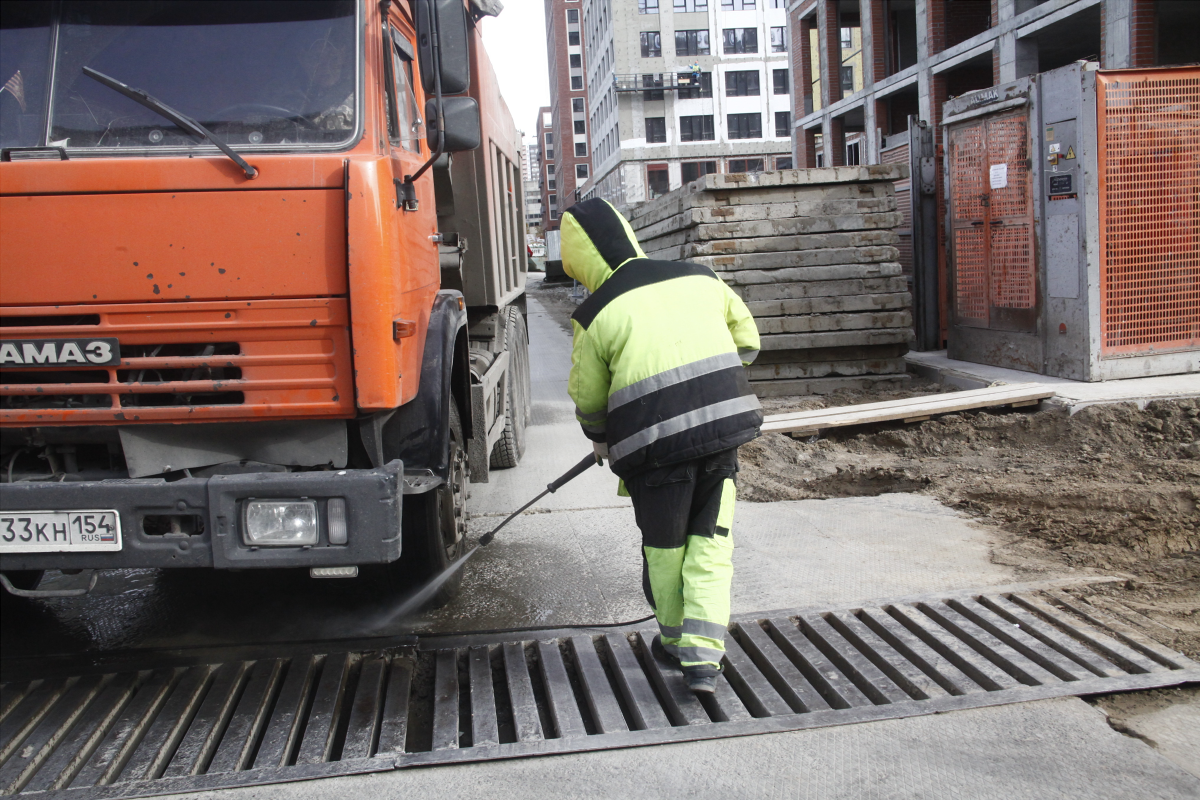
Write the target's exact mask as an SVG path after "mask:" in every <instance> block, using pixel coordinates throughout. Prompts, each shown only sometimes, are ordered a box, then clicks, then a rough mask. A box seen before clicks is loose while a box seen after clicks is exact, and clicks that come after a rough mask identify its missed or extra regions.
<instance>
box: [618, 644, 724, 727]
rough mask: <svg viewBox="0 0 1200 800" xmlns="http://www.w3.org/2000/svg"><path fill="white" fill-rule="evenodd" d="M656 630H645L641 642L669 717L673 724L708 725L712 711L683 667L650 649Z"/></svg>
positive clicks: (651, 674) (647, 663)
mask: <svg viewBox="0 0 1200 800" xmlns="http://www.w3.org/2000/svg"><path fill="white" fill-rule="evenodd" d="M654 636H655V633H654V632H653V631H650V632H649V633H647V632H646V631H641V632H639V633H638V634H637V638H638V644H639V645H641V648H642V653H643V654H644V655H645V658H646V671H647V672H648V673H649V675H650V680H651V681H652V682H653V683H654V685H655V687H657V689H658V695H659V697H662V698H663V699H664V700H665V701H666V702H665V705H666V712H667V717H668V718H669V719H670V722H671V724H672V725H707V724H709V723H711V722H712V720H710V719H709V718H708V712H707V711H705V709H704V706H702V705H701V704H700V701H699V700H698V699H697V698H696V695H695V693H694V692H692V691H691V690H690V689H688V688H687V684H685V683H684V682H683V673H682V672H680V670H679V667H678V666H676V665H674V664H669V663H666V662H663V661H660V660H658V659H657V658H655V657H654V655H653V654H652V653H651V651H650V642H651V641H652V640H653V639H654Z"/></svg>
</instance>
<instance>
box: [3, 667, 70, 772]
mask: <svg viewBox="0 0 1200 800" xmlns="http://www.w3.org/2000/svg"><path fill="white" fill-rule="evenodd" d="M76 680H77V679H76V678H66V679H64V678H57V679H55V680H50V681H46V682H44V683H42V684H41V685H40V686H38V687H36V688H35V689H33V690H32V691H31V692H29V693H28V694H27V695H25V697H24V698H22V700H21V702H20V703H18V704H17V707H16V708H14V709H13V711H12V713H11V714H10V715H9V716H8V717H7V718H6V719H5V720H4V721H3V722H0V764H4V763H6V762H7V761H8V759H9V758H10V757H11V756H12V755H13V753H14V752H16V750H17V748H18V747H20V746H21V742H23V741H24V740H25V737H26V736H28V735H29V732H30V731H32V730H33V729H34V727H35V726H36V725H37V724H38V722H40V721H41V719H42V717H43V716H45V715H46V714H47V713H48V712H49V711H50V709H51V708H53V706H54V704H55V703H56V702H58V698H60V697H62V695H63V692H65V691H66V690H67V689H68V688H70V686H71V684H73V683H74V682H75V681H76Z"/></svg>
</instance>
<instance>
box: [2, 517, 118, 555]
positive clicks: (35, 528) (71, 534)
mask: <svg viewBox="0 0 1200 800" xmlns="http://www.w3.org/2000/svg"><path fill="white" fill-rule="evenodd" d="M120 549H121V517H120V515H119V514H117V512H116V511H105V510H99V511H0V553H67V552H69V553H92V552H97V551H99V552H105V551H115V550H120Z"/></svg>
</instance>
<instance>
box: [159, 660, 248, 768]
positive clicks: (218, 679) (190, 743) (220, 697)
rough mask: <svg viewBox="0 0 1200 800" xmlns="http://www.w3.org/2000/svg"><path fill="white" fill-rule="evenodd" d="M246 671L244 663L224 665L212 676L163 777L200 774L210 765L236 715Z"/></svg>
mask: <svg viewBox="0 0 1200 800" xmlns="http://www.w3.org/2000/svg"><path fill="white" fill-rule="evenodd" d="M245 674H246V664H245V663H244V662H241V663H238V662H234V663H230V664H224V665H222V666H221V667H220V668H218V669H217V671H216V673H215V675H214V676H213V680H212V686H211V687H210V688H209V690H208V692H207V693H206V694H205V696H204V702H203V703H201V704H200V708H199V709H198V710H197V711H196V716H195V718H194V719H193V720H192V723H191V725H190V726H189V727H188V730H187V733H186V734H184V737H183V741H181V742H180V743H179V748H178V749H177V750H176V751H175V754H174V756H172V757H171V760H170V762H168V764H167V768H166V770H164V771H163V777H164V778H178V777H180V776H182V775H199V774H200V773H202V772H204V770H205V768H206V767H207V766H208V760H209V757H210V756H211V755H212V754H213V751H214V749H215V748H216V746H217V743H218V742H219V741H220V738H221V734H222V733H224V729H225V723H226V722H228V721H229V718H230V716H232V714H233V710H234V707H235V704H236V702H237V699H238V694H239V692H238V689H239V688H240V687H241V683H242V678H243V677H244V676H245Z"/></svg>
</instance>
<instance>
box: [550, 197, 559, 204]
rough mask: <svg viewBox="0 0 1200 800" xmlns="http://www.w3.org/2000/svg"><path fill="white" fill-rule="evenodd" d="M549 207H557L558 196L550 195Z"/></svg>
mask: <svg viewBox="0 0 1200 800" xmlns="http://www.w3.org/2000/svg"><path fill="white" fill-rule="evenodd" d="M550 205H551V206H557V205H558V195H556V194H552V195H550Z"/></svg>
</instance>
